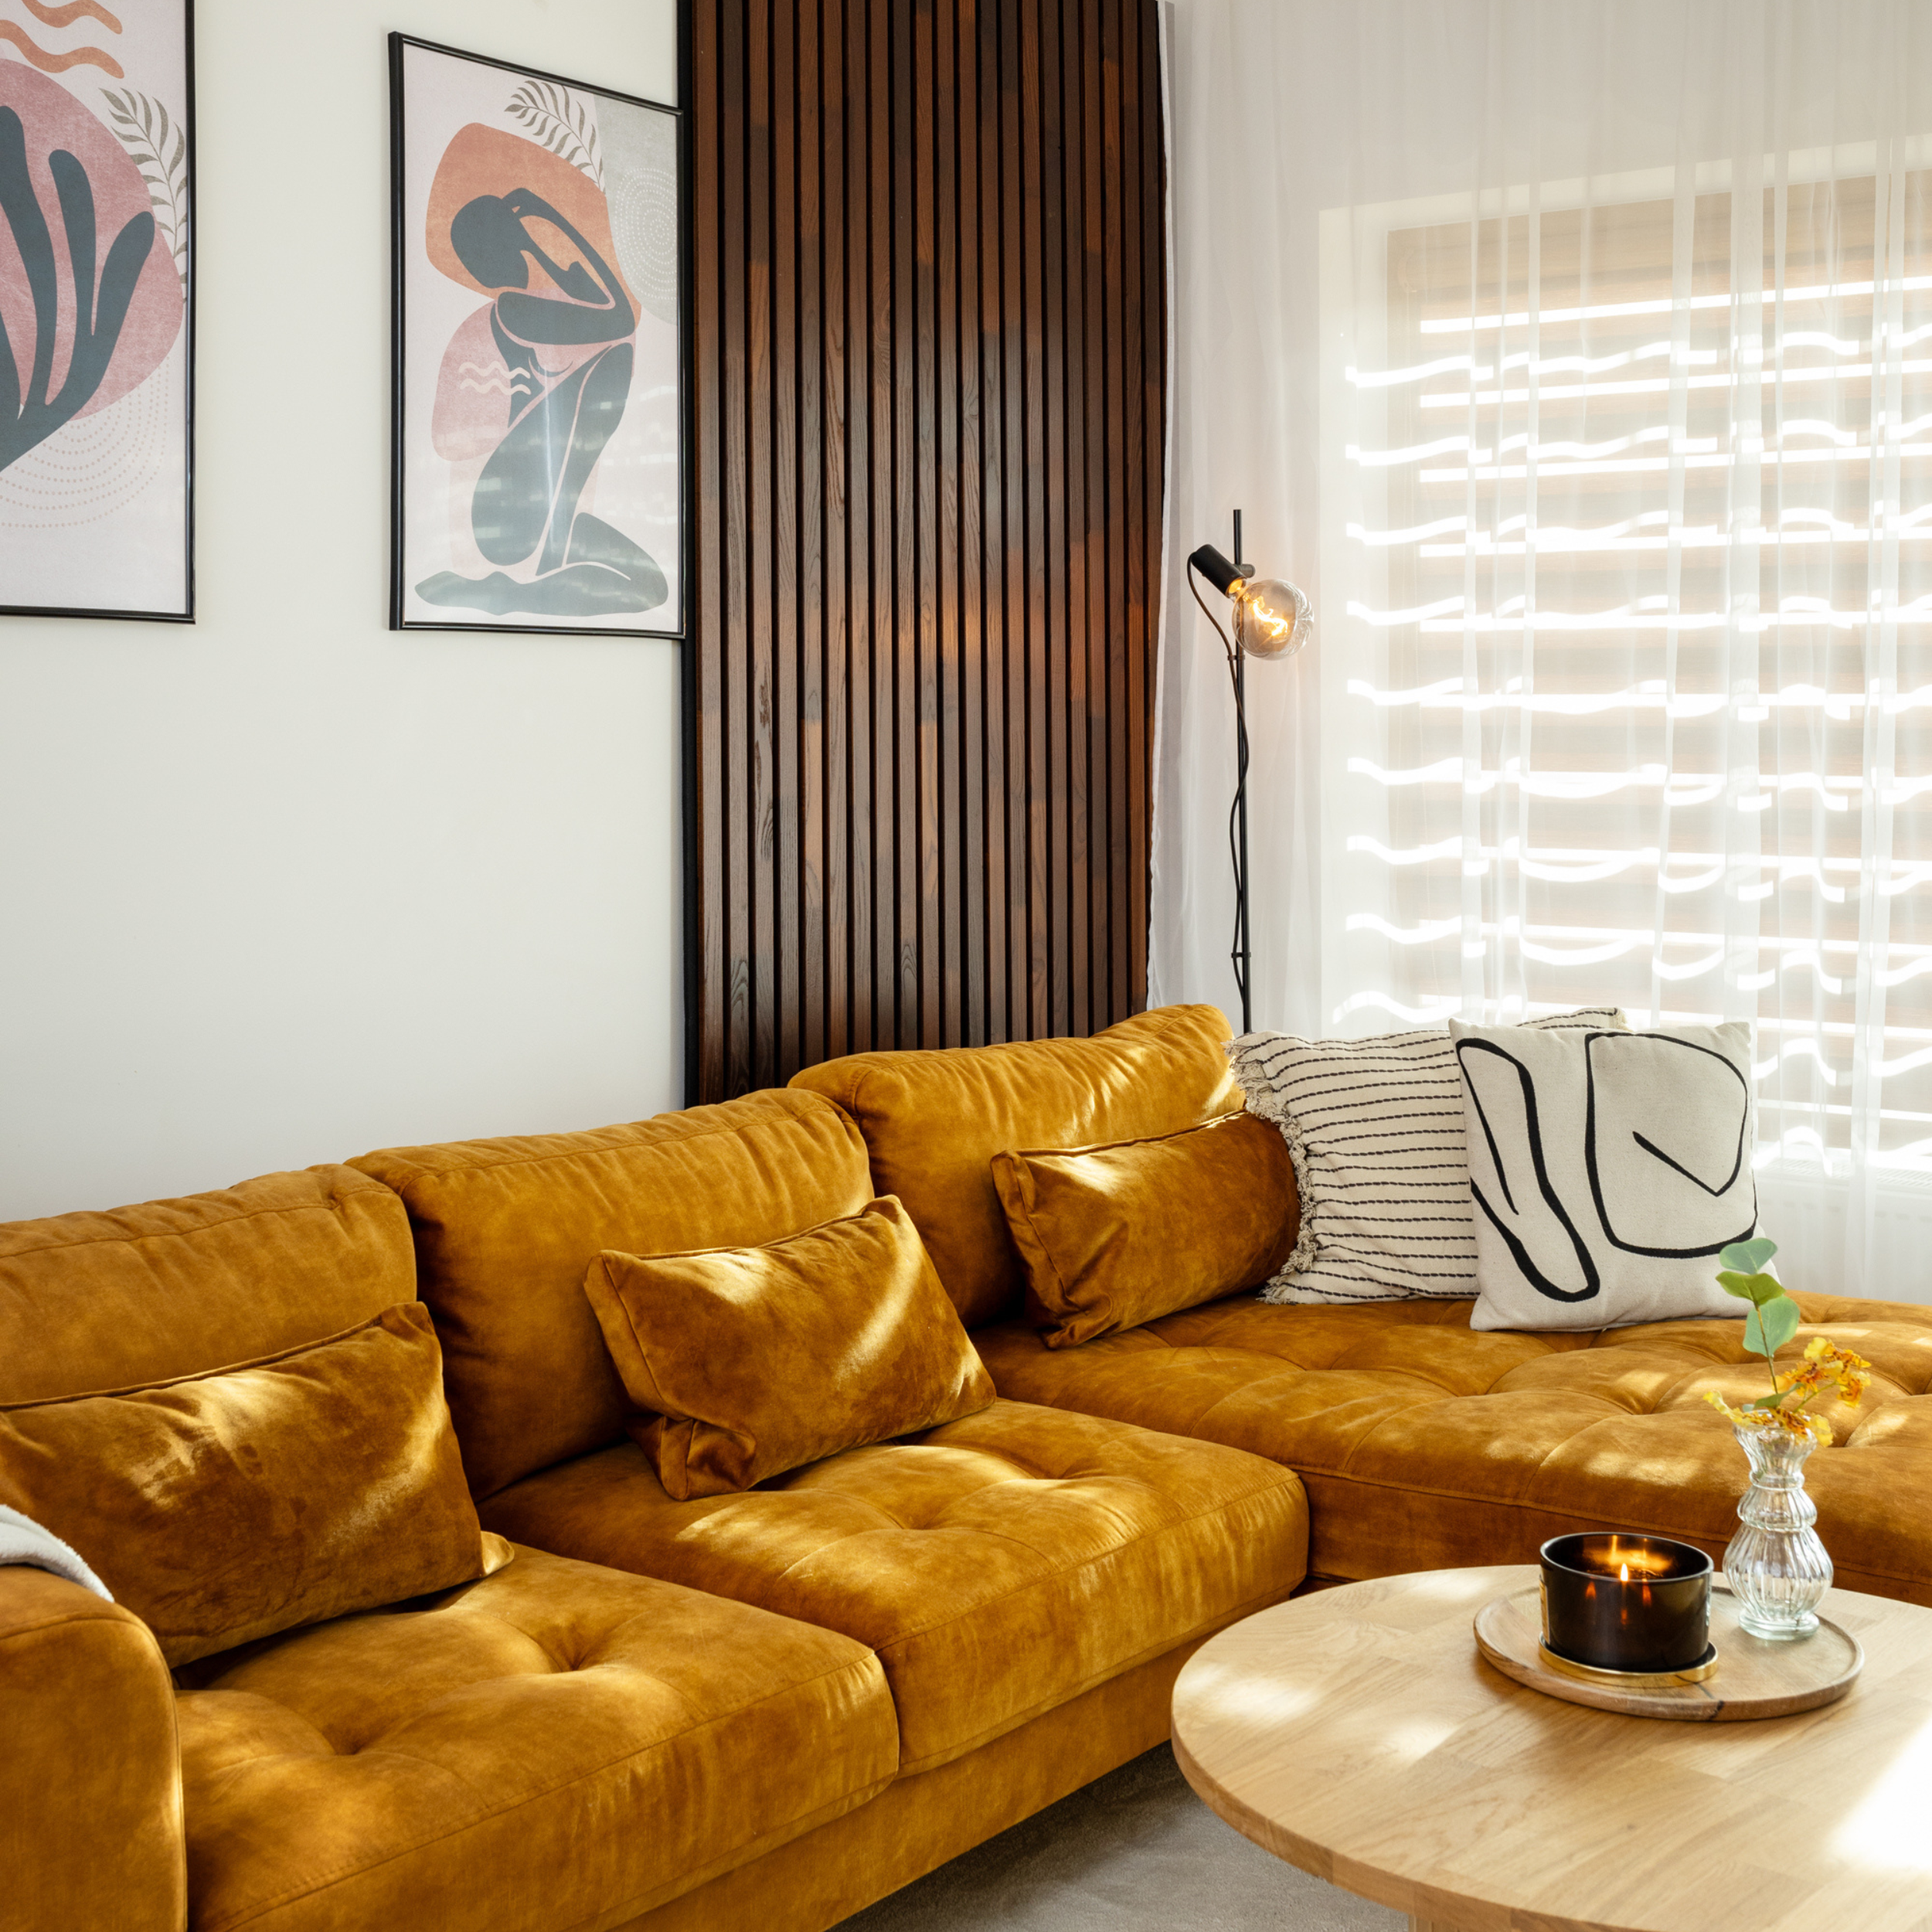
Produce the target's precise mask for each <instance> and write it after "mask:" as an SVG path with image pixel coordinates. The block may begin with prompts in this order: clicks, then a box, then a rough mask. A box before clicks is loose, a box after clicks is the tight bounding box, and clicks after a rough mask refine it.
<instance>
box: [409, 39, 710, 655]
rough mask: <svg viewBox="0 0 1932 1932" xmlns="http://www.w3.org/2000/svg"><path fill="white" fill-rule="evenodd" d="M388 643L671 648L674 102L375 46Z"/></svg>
mask: <svg viewBox="0 0 1932 1932" xmlns="http://www.w3.org/2000/svg"><path fill="white" fill-rule="evenodd" d="M389 63H390V88H391V111H392V114H393V134H392V138H393V165H394V169H395V251H396V288H395V301H396V427H395V444H396V447H395V471H396V473H395V505H394V511H395V536H394V567H393V586H392V591H391V609H390V623H391V625H392V628H396V629H399V630H412V629H417V628H425V627H427V628H443V629H460V630H509V631H611V632H615V633H617V634H624V635H635V636H659V637H680V636H682V634H683V632H684V604H685V583H684V575H685V573H684V569H683V563H684V552H685V451H684V437H683V425H684V389H685V379H684V367H683V351H684V341H683V328H682V266H683V256H682V236H683V215H682V203H683V194H682V182H681V179H680V157H679V117H678V114H677V111H676V110H675V109H673V108H670V107H661V106H658V105H657V104H654V103H652V102H650V101H646V100H631V99H630V98H629V97H627V96H624V95H622V94H612V93H611V92H610V91H609V90H607V89H604V88H598V87H588V86H586V85H584V84H583V83H580V82H577V81H571V80H559V79H557V78H556V77H555V76H553V75H550V74H544V73H536V72H533V71H532V70H529V69H526V68H522V67H514V66H506V65H505V64H504V63H501V62H498V61H494V60H484V59H481V58H480V57H479V56H474V55H471V54H465V53H457V52H455V51H454V50H453V49H450V48H447V47H437V46H430V45H429V44H428V43H426V42H423V41H420V40H412V39H409V38H408V37H407V36H404V35H402V34H393V35H391V36H390V37H389Z"/></svg>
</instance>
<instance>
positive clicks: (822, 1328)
mask: <svg viewBox="0 0 1932 1932" xmlns="http://www.w3.org/2000/svg"><path fill="white" fill-rule="evenodd" d="M1277 1138H1279V1137H1278V1136H1277ZM584 1290H585V1292H586V1293H587V1294H588V1295H589V1296H590V1305H591V1307H592V1308H594V1309H595V1310H596V1311H597V1320H598V1321H599V1322H600V1323H601V1324H602V1325H603V1328H604V1339H605V1341H606V1342H607V1343H608V1344H609V1345H610V1349H611V1359H612V1360H613V1361H614V1362H616V1364H617V1373H618V1374H619V1375H620V1376H621V1377H622V1378H623V1380H624V1387H625V1389H627V1390H628V1392H629V1393H630V1396H631V1400H632V1401H633V1402H634V1403H636V1404H637V1406H638V1408H639V1409H641V1410H645V1411H647V1412H648V1413H645V1414H644V1415H641V1416H639V1417H637V1418H636V1419H635V1420H634V1421H633V1422H632V1423H631V1434H632V1435H633V1436H634V1437H635V1438H636V1439H637V1440H638V1443H639V1444H640V1445H641V1447H643V1449H644V1451H645V1453H646V1454H648V1455H649V1456H650V1457H651V1458H652V1460H653V1461H655V1463H656V1464H657V1468H658V1478H659V1479H660V1480H661V1481H662V1483H663V1484H664V1486H665V1490H666V1491H667V1492H668V1493H669V1494H670V1495H673V1496H675V1497H677V1498H679V1500H680V1501H683V1500H685V1498H689V1497H692V1496H718V1495H726V1494H727V1493H728V1492H730V1491H732V1490H735V1489H749V1488H750V1487H751V1486H752V1485H753V1483H756V1482H762V1481H764V1479H765V1478H767V1476H776V1475H781V1474H782V1473H783V1472H784V1471H786V1470H787V1469H796V1468H800V1467H801V1466H802V1465H803V1464H806V1463H808V1462H817V1461H819V1460H820V1459H821V1458H823V1457H825V1456H830V1455H835V1454H838V1451H840V1450H842V1449H856V1448H859V1447H862V1445H863V1444H866V1443H871V1442H885V1441H887V1440H890V1439H891V1438H892V1437H895V1436H905V1435H910V1434H913V1433H914V1432H915V1431H917V1430H923V1429H936V1428H937V1427H939V1425H940V1423H942V1422H954V1421H957V1420H958V1418H959V1417H961V1416H969V1415H971V1414H972V1413H973V1412H974V1411H975V1410H978V1409H984V1408H985V1407H986V1406H988V1404H989V1403H991V1402H992V1400H993V1384H992V1378H991V1377H990V1376H988V1374H987V1372H986V1370H985V1366H984V1365H983V1364H982V1363H981V1361H980V1359H979V1354H978V1350H976V1349H975V1348H974V1346H973V1345H972V1343H971V1342H970V1341H969V1340H968V1338H967V1335H966V1331H965V1329H964V1328H963V1327H962V1326H961V1323H960V1319H959V1316H958V1314H957V1311H955V1310H954V1307H953V1304H952V1303H951V1301H948V1300H947V1298H946V1291H945V1290H944V1288H942V1287H940V1285H939V1277H938V1276H937V1275H936V1274H934V1272H933V1266H932V1264H931V1263H930V1261H929V1260H927V1258H926V1250H925V1246H924V1244H923V1243H922V1242H921V1241H920V1238H919V1230H917V1228H915V1227H914V1226H913V1224H912V1222H911V1220H910V1219H909V1218H908V1217H907V1216H906V1210H905V1209H903V1207H901V1206H900V1204H899V1202H897V1200H896V1199H894V1198H893V1196H890V1195H888V1196H886V1197H885V1198H883V1199H880V1200H876V1201H874V1202H872V1204H871V1205H870V1206H869V1207H866V1209H863V1210H862V1212H860V1213H857V1214H854V1215H850V1216H846V1217H845V1219H842V1220H837V1221H827V1222H825V1223H822V1224H821V1226H818V1227H815V1228H808V1229H807V1230H805V1232H804V1233H802V1234H794V1235H793V1236H791V1237H790V1238H789V1239H787V1240H782V1241H774V1242H772V1243H770V1244H769V1245H767V1246H766V1247H744V1248H709V1249H706V1250H702V1251H700V1252H699V1253H692V1254H659V1255H651V1256H648V1257H646V1256H641V1255H634V1254H618V1253H604V1254H600V1255H599V1256H598V1257H597V1260H595V1261H594V1263H592V1264H591V1267H590V1274H589V1275H588V1276H587V1277H586V1279H585V1281H584Z"/></svg>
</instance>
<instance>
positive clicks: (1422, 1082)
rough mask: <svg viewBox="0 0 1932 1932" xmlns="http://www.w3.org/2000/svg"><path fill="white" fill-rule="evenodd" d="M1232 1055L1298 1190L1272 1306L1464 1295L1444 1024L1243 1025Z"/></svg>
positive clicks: (1464, 1192) (1540, 1027) (1548, 1024)
mask: <svg viewBox="0 0 1932 1932" xmlns="http://www.w3.org/2000/svg"><path fill="white" fill-rule="evenodd" d="M1622 1026H1624V1016H1623V1015H1622V1013H1621V1012H1619V1011H1618V1010H1617V1008H1615V1007H1614V1006H1591V1007H1585V1008H1583V1009H1581V1010H1580V1011H1578V1012H1573V1013H1551V1014H1548V1015H1545V1016H1544V1017H1543V1018H1542V1019H1533V1020H1531V1021H1530V1022H1529V1023H1528V1025H1527V1026H1526V1027H1524V1028H1522V1029H1513V1028H1505V1029H1501V1030H1502V1031H1504V1032H1513V1031H1518V1030H1521V1031H1524V1032H1536V1033H1542V1032H1546V1031H1549V1030H1551V1029H1556V1030H1559V1031H1560V1030H1563V1029H1573V1028H1584V1029H1595V1030H1598V1031H1601V1030H1602V1029H1606V1028H1620V1029H1621V1027H1622ZM1227 1051H1228V1058H1229V1060H1230V1061H1231V1062H1232V1063H1233V1067H1234V1076H1235V1078H1236V1080H1239V1081H1240V1083H1241V1087H1242V1090H1243V1092H1244V1093H1245V1094H1247V1107H1248V1111H1249V1112H1250V1114H1259V1115H1260V1117H1262V1118H1263V1119H1264V1120H1267V1121H1274V1124H1275V1125H1276V1126H1277V1127H1278V1128H1281V1132H1282V1134H1283V1137H1284V1138H1285V1139H1286V1140H1287V1144H1288V1153H1289V1155H1290V1156H1291V1158H1292V1159H1293V1161H1294V1179H1295V1185H1296V1186H1297V1188H1298V1189H1299V1190H1300V1192H1301V1235H1300V1238H1299V1239H1298V1240H1297V1242H1296V1243H1295V1247H1294V1253H1291V1255H1290V1256H1289V1257H1288V1259H1287V1262H1286V1263H1285V1264H1284V1266H1283V1267H1282V1269H1281V1272H1280V1273H1279V1274H1277V1275H1276V1276H1275V1277H1274V1279H1273V1280H1272V1281H1270V1282H1269V1283H1268V1284H1267V1287H1265V1288H1264V1289H1263V1290H1262V1294H1263V1298H1264V1299H1265V1300H1267V1301H1280V1302H1303V1303H1339V1302H1355V1301H1450V1300H1455V1299H1458V1298H1461V1299H1465V1300H1466V1299H1467V1298H1469V1297H1470V1296H1471V1295H1473V1294H1475V1292H1476V1226H1475V1217H1474V1215H1473V1213H1472V1212H1471V1206H1470V1199H1469V1157H1468V1143H1467V1138H1466V1135H1465V1131H1464V1125H1463V1107H1462V1080H1461V1075H1460V1074H1459V1073H1458V1072H1457V1070H1456V1056H1455V1049H1454V1043H1452V1042H1451V1039H1450V1037H1449V1032H1448V1029H1447V1028H1446V1027H1430V1028H1427V1029H1416V1030H1415V1031H1413V1032H1403V1033H1383V1034H1379V1035H1376V1036H1375V1037H1373V1038H1372V1039H1301V1038H1299V1037H1298V1036H1296V1035H1294V1034H1292V1033H1249V1034H1246V1035H1244V1036H1243V1037H1242V1038H1241V1039H1237V1040H1233V1041H1230V1043H1229V1046H1228V1049H1227Z"/></svg>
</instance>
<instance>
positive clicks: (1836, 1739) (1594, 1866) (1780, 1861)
mask: <svg viewBox="0 0 1932 1932" xmlns="http://www.w3.org/2000/svg"><path fill="white" fill-rule="evenodd" d="M1536 1575H1537V1573H1536V1570H1535V1568H1534V1567H1533V1566H1528V1565H1525V1566H1519V1567H1516V1568H1512V1569H1500V1570H1437V1571H1430V1572H1425V1573H1420V1574H1418V1575H1415V1576H1411V1577H1383V1578H1380V1579H1379V1580H1376V1581H1374V1582H1372V1583H1351V1584H1349V1585H1347V1586H1346V1587H1344V1588H1342V1589H1339V1590H1324V1591H1322V1592H1321V1593H1319V1594H1316V1595H1314V1596H1309V1597H1298V1598H1296V1599H1295V1600H1294V1601H1292V1602H1290V1603H1285V1604H1277V1605H1276V1607H1274V1609H1272V1610H1264V1611H1261V1612H1260V1614H1258V1615H1257V1616H1253V1617H1247V1618H1246V1619H1245V1620H1244V1621H1242V1622H1240V1623H1239V1624H1236V1625H1234V1626H1233V1628H1231V1629H1229V1630H1225V1631H1223V1632H1222V1633H1221V1634H1220V1635H1219V1636H1218V1637H1216V1638H1212V1639H1210V1640H1209V1641H1208V1642H1207V1643H1206V1644H1205V1645H1202V1648H1200V1649H1199V1651H1196V1653H1195V1655H1194V1656H1193V1657H1192V1659H1190V1661H1189V1663H1188V1665H1187V1667H1186V1668H1185V1670H1183V1671H1182V1673H1181V1676H1180V1681H1179V1682H1178V1683H1177V1684H1176V1685H1175V1690H1174V1754H1175V1757H1176V1758H1178V1759H1179V1761H1180V1765H1181V1768H1182V1771H1183V1772H1185V1774H1186V1776H1187V1780H1188V1782H1189V1784H1192V1786H1193V1787H1194V1788H1195V1790H1196V1791H1197V1792H1199V1794H1200V1795H1201V1797H1202V1798H1203V1799H1205V1800H1206V1802H1207V1804H1209V1806H1210V1807H1211V1808H1213V1810H1214V1811H1216V1813H1217V1814H1218V1815H1219V1816H1220V1817H1221V1818H1223V1819H1225V1820H1226V1821H1227V1822H1228V1823H1229V1824H1230V1825H1233V1827H1234V1828H1235V1829H1236V1831H1238V1832H1241V1833H1243V1835H1246V1836H1247V1837H1248V1838H1252V1839H1253V1840H1254V1842H1256V1843H1257V1845H1264V1846H1265V1847H1266V1848H1267V1849H1268V1850H1269V1851H1270V1852H1274V1854H1275V1855H1276V1856H1277V1858H1282V1859H1287V1862H1289V1863H1290V1864H1291V1865H1298V1866H1300V1867H1301V1869H1302V1870H1304V1872H1313V1873H1314V1874H1315V1876H1317V1877H1318V1878H1322V1879H1328V1881H1329V1882H1330V1883H1332V1884H1335V1885H1338V1886H1342V1887H1344V1888H1345V1889H1347V1890H1349V1891H1351V1892H1355V1893H1360V1894H1361V1895H1362V1896H1364V1897H1365V1898H1370V1899H1374V1900H1377V1901H1378V1902H1379V1903H1382V1904H1383V1905H1388V1906H1393V1907H1394V1908H1395V1909H1396V1910H1397V1911H1399V1912H1406V1913H1408V1914H1409V1915H1410V1922H1411V1923H1412V1925H1413V1926H1414V1927H1417V1928H1449V1927H1454V1928H1455V1932H1532V1929H1533V1932H1818V1928H1820V1927H1824V1926H1855V1927H1858V1928H1859V1932H1914V1929H1919V1932H1922V1929H1923V1928H1924V1927H1927V1926H1928V1925H1932V1610H1921V1609H1919V1608H1917V1607H1914V1606H1913V1605H1911V1604H1900V1603H1894V1602H1892V1601H1890V1600H1889V1599H1887V1598H1885V1597H1865V1596H1860V1595H1858V1594H1855V1593H1853V1592H1852V1591H1850V1590H1834V1591H1832V1593H1831V1594H1830V1595H1829V1596H1828V1597H1827V1598H1826V1600H1825V1603H1824V1604H1823V1605H1822V1606H1821V1609H1822V1611H1823V1613H1824V1614H1826V1615H1828V1616H1829V1617H1832V1619H1833V1621H1835V1622H1837V1623H1838V1624H1841V1625H1842V1626H1843V1628H1845V1629H1846V1630H1848V1631H1850V1632H1851V1633H1852V1634H1853V1635H1854V1636H1855V1637H1856V1638H1858V1640H1859V1642H1860V1643H1861V1644H1862V1645H1864V1647H1865V1658H1866V1662H1865V1670H1864V1672H1863V1675H1862V1676H1861V1677H1860V1678H1859V1681H1858V1682H1857V1683H1856V1684H1855V1685H1854V1686H1853V1688H1852V1692H1851V1694H1850V1695H1849V1696H1848V1697H1846V1698H1845V1699H1844V1700H1843V1701H1842V1702H1839V1703H1835V1704H1831V1705H1827V1706H1825V1707H1824V1708H1823V1709H1818V1710H1811V1711H1805V1712H1803V1713H1800V1714H1798V1716H1791V1717H1777V1718H1767V1719H1763V1720H1761V1721H1760V1722H1757V1723H1738V1724H1709V1723H1699V1724H1684V1723H1662V1722H1659V1721H1658V1720H1655V1719H1646V1718H1641V1717H1625V1716H1618V1715H1616V1714H1614V1713H1611V1712H1608V1711H1597V1710H1590V1709H1585V1708H1583V1706H1580V1705H1577V1704H1567V1703H1562V1702H1558V1701H1557V1700H1556V1699H1554V1698H1549V1697H1546V1696H1543V1695H1542V1694H1541V1693H1540V1692H1536V1691H1533V1690H1529V1689H1525V1688H1523V1687H1522V1685H1518V1684H1515V1683H1512V1682H1510V1681H1509V1679H1507V1678H1505V1677H1504V1676H1502V1675H1501V1674H1500V1673H1499V1672H1496V1671H1494V1670H1492V1669H1491V1668H1489V1666H1488V1665H1486V1664H1485V1663H1484V1662H1482V1661H1481V1658H1479V1657H1478V1655H1477V1653H1476V1645H1475V1638H1474V1637H1473V1636H1472V1634H1471V1628H1470V1626H1471V1620H1472V1619H1473V1618H1474V1617H1475V1614H1476V1612H1477V1611H1478V1609H1480V1608H1481V1606H1482V1605H1483V1604H1485V1603H1487V1602H1488V1600H1489V1599H1490V1598H1491V1597H1495V1596H1498V1595H1499V1594H1502V1593H1503V1592H1505V1591H1507V1590H1519V1589H1522V1588H1523V1587H1526V1585H1531V1584H1533V1583H1535V1581H1536Z"/></svg>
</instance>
